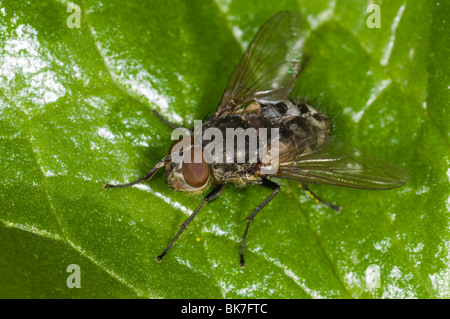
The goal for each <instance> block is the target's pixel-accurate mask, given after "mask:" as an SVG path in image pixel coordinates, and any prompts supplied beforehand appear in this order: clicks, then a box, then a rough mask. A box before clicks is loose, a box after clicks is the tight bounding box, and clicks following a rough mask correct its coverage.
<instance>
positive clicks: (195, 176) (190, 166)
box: [181, 147, 210, 188]
mask: <svg viewBox="0 0 450 319" xmlns="http://www.w3.org/2000/svg"><path fill="white" fill-rule="evenodd" d="M194 154H195V155H197V156H195V155H194ZM195 157H197V158H195ZM196 159H197V161H196ZM181 172H182V173H183V177H184V180H185V181H186V183H187V184H188V185H189V186H191V187H194V188H200V187H203V186H205V184H206V183H207V182H208V180H209V173H210V172H209V164H208V163H206V162H205V160H204V158H203V149H202V148H201V147H193V148H191V149H190V150H189V151H188V152H187V153H186V155H185V156H184V159H183V166H182V169H181Z"/></svg>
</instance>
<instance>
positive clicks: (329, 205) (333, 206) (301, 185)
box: [300, 184, 342, 213]
mask: <svg viewBox="0 0 450 319" xmlns="http://www.w3.org/2000/svg"><path fill="white" fill-rule="evenodd" d="M300 187H301V188H303V189H304V190H305V191H306V193H307V194H308V195H309V197H311V198H312V199H314V200H315V201H316V203H321V204H323V205H325V206H327V207H329V208H331V209H333V210H334V211H335V212H336V213H339V212H340V211H341V209H342V207H341V206H337V205H333V204H330V203H328V202H326V201H324V200H322V199H320V198H319V197H317V196H316V195H315V194H314V193H313V192H312V191H311V190H310V189H309V188H308V187H307V186H306V185H305V184H300Z"/></svg>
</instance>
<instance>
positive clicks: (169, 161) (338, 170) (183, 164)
mask: <svg viewBox="0 0 450 319" xmlns="http://www.w3.org/2000/svg"><path fill="white" fill-rule="evenodd" d="M303 25H304V24H303V20H302V18H301V16H300V15H299V14H297V13H294V12H291V11H283V12H279V13H278V14H276V15H274V16H273V17H272V18H270V19H269V20H268V21H267V22H266V23H265V24H264V25H263V26H262V27H261V29H260V30H259V31H258V33H257V34H256V36H255V38H254V39H253V41H252V42H251V43H250V45H249V47H248V49H247V51H246V52H245V53H244V56H243V57H242V59H241V60H240V62H239V64H238V65H237V66H236V67H235V69H234V71H233V72H232V74H231V77H230V79H229V81H228V84H227V86H226V88H225V92H224V94H223V96H222V100H221V101H220V103H219V106H218V107H217V111H216V113H215V114H214V115H212V116H211V117H210V118H208V119H207V120H206V121H204V122H203V124H202V130H206V129H208V128H216V129H219V130H220V131H222V132H223V133H224V134H223V136H225V135H226V134H225V131H226V129H227V128H243V129H247V128H254V129H256V130H259V129H262V128H271V129H273V128H276V129H278V143H277V144H276V145H277V147H278V149H277V150H276V151H277V152H276V153H277V169H276V170H275V171H273V170H272V171H269V172H268V171H267V170H265V169H264V168H265V165H266V164H264V163H262V162H261V161H257V162H252V163H250V162H240V163H238V162H236V161H235V162H229V161H227V162H210V161H206V160H205V158H204V156H203V155H202V154H203V152H204V150H205V148H206V147H207V146H208V144H209V143H211V141H208V140H204V141H202V142H201V144H200V145H198V143H196V142H195V141H194V139H192V138H189V139H186V138H181V139H179V140H177V141H175V142H174V143H173V144H172V146H171V147H170V149H169V154H168V155H167V156H165V157H163V158H162V159H161V161H159V162H158V163H157V164H156V165H155V167H154V168H152V169H151V170H150V171H149V172H148V173H147V174H146V175H145V176H144V177H142V178H140V179H138V180H136V181H134V182H131V183H128V184H122V185H110V184H105V185H104V188H123V187H128V186H132V185H135V184H137V183H143V182H146V181H148V180H150V179H151V178H152V177H153V175H154V174H155V173H156V171H157V170H158V169H160V168H161V167H163V166H166V182H167V184H168V185H169V186H170V187H171V188H173V189H174V190H177V191H185V192H190V193H194V194H198V193H200V192H203V191H206V190H208V189H209V188H210V186H212V185H214V188H213V189H212V191H211V192H210V193H208V194H207V195H206V197H204V199H203V201H202V202H201V203H200V205H198V207H197V208H196V209H195V210H194V212H193V213H192V214H191V215H190V216H189V218H188V219H187V220H186V221H185V222H184V223H183V224H182V225H181V227H180V230H179V231H178V233H177V234H176V235H175V237H174V238H173V240H172V241H171V242H170V244H169V245H168V247H167V248H166V249H165V250H164V251H163V252H162V254H160V255H159V256H157V257H156V258H155V259H156V260H157V261H158V262H160V261H161V260H162V258H163V257H164V256H165V255H166V254H167V253H168V251H169V250H170V249H171V248H172V246H173V245H174V243H175V242H176V241H177V240H178V238H179V237H180V235H181V234H182V232H183V231H184V230H185V229H186V228H187V226H188V225H189V224H190V222H191V221H192V220H193V219H194V217H195V216H196V215H197V214H198V212H199V211H200V209H201V208H202V207H203V206H204V205H205V204H206V203H208V202H211V201H212V200H214V199H216V198H217V197H219V196H220V194H221V193H222V191H223V190H224V188H225V186H226V185H227V184H230V183H231V184H234V185H237V186H239V187H242V186H246V185H249V184H250V185H260V186H263V187H266V188H268V189H270V190H271V191H272V193H271V194H270V195H269V196H268V197H267V198H265V199H264V200H263V201H262V202H261V203H260V204H259V205H258V206H257V207H256V208H255V209H254V211H253V212H252V213H251V214H250V215H249V216H248V217H247V225H246V228H245V231H244V234H243V236H242V243H241V246H240V266H241V267H245V263H244V247H245V241H246V239H247V233H248V229H249V226H250V223H251V222H252V220H253V219H254V218H255V216H256V215H257V214H258V212H259V211H260V210H261V209H262V208H263V207H264V206H266V205H267V204H268V203H269V202H270V201H271V200H272V199H273V198H274V197H275V195H276V194H277V193H278V192H279V190H280V186H279V185H278V184H277V183H275V182H274V181H273V180H272V179H273V178H279V179H289V180H295V181H298V182H299V183H300V185H301V186H302V188H303V189H305V190H306V191H307V192H308V194H309V195H310V196H311V197H312V198H314V199H315V200H316V201H317V202H321V203H322V204H324V205H326V206H328V207H330V208H331V209H333V210H335V211H336V212H339V210H340V207H339V206H337V205H333V204H330V203H327V202H325V201H323V200H322V199H320V198H318V197H316V196H315V195H314V194H313V193H312V192H311V191H310V190H309V189H308V187H307V185H308V184H314V183H315V184H328V185H337V186H344V187H353V188H359V189H369V190H385V189H392V188H396V187H400V186H402V185H404V183H405V182H406V180H407V177H406V175H405V174H404V173H403V172H402V171H401V170H400V169H398V168H396V167H394V166H393V165H391V164H389V163H386V162H383V161H376V162H374V160H373V159H372V158H371V157H368V156H364V155H363V154H362V153H361V152H360V151H358V150H356V149H354V148H348V147H345V146H344V145H343V144H341V143H339V142H337V141H335V140H333V139H331V138H330V137H329V132H330V120H329V119H328V117H327V116H325V115H324V114H322V113H320V112H318V111H317V110H316V109H315V108H314V107H312V106H311V105H309V103H308V102H306V101H296V100H292V99H289V94H290V93H291V91H292V89H293V87H294V84H295V83H296V80H297V77H298V75H299V73H300V70H301V68H302V66H303V65H304V61H303V64H302V60H305V59H303V57H302V50H303V45H304V41H305V37H306V36H305V32H304V28H303ZM155 113H156V112H155ZM156 114H157V113H156ZM157 115H158V114H157ZM158 116H159V115H158ZM159 117H160V118H161V119H162V117H161V116H159ZM162 120H163V121H164V122H165V123H166V124H168V125H171V126H172V127H174V128H176V127H177V126H176V125H173V124H171V123H169V122H167V121H166V120H164V119H162ZM258 138H259V137H258ZM180 147H181V148H180ZM270 147H272V146H270ZM180 149H181V151H180ZM272 151H274V150H272ZM273 153H275V152H273ZM195 154H199V158H200V160H199V161H195V160H194V161H192V160H191V159H192V158H194V155H195ZM234 154H235V155H236V152H235V153H234ZM216 155H217V154H216ZM219 157H220V156H219ZM175 158H178V160H175ZM269 178H272V179H269Z"/></svg>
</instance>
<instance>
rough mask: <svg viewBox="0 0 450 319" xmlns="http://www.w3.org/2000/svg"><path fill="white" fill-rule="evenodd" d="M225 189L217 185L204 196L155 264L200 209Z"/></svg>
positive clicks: (156, 258) (158, 257) (223, 186)
mask: <svg viewBox="0 0 450 319" xmlns="http://www.w3.org/2000/svg"><path fill="white" fill-rule="evenodd" d="M224 188H225V185H219V186H217V187H216V188H214V189H213V190H212V191H211V193H209V194H208V195H206V196H205V198H204V199H203V201H202V202H201V204H200V205H198V207H197V208H196V209H195V211H194V212H193V213H192V214H191V216H189V218H188V219H186V220H185V221H184V223H183V224H181V226H180V230H179V231H178V233H177V234H176V235H175V237H174V238H173V239H172V241H171V242H170V244H169V246H167V248H166V250H164V251H163V253H162V254H161V255H159V256H157V257H155V260H156V261H157V262H161V259H163V257H164V256H165V255H166V254H167V253H168V252H169V250H170V249H171V248H172V246H173V245H174V244H175V243H176V241H177V240H178V238H179V237H180V235H181V234H182V233H183V232H184V230H185V229H186V228H187V227H188V226H189V224H190V222H191V221H192V220H193V219H194V217H195V216H196V215H197V214H198V212H199V211H200V209H201V208H202V207H203V206H204V205H205V204H206V203H208V202H211V201H213V200H214V199H216V198H217V197H219V196H220V195H221V194H222V192H223V190H224Z"/></svg>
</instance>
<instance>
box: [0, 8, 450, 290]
mask: <svg viewBox="0 0 450 319" xmlns="http://www.w3.org/2000/svg"><path fill="white" fill-rule="evenodd" d="M375 3H378V4H380V10H381V28H372V29H371V28H368V26H367V24H366V20H367V18H368V16H369V14H371V13H370V12H367V3H364V2H361V1H356V0H353V1H338V0H330V1H328V0H318V1H300V0H299V1H288V0H281V1H280V0H277V1H272V0H269V1H265V2H264V5H261V3H259V2H258V3H257V2H256V1H234V0H231V1H225V0H216V1H215V2H214V1H200V0H197V1H181V0H179V1H152V2H151V3H148V4H143V2H140V1H125V2H124V1H105V2H98V1H79V2H77V4H78V5H79V6H80V8H81V21H80V28H69V27H68V24H67V20H68V18H70V15H71V14H73V13H74V11H70V10H69V12H68V11H67V8H68V5H69V2H67V1H64V0H60V1H56V0H53V1H50V0H42V1H31V3H29V2H23V1H12V0H11V1H2V2H1V5H0V45H1V46H0V50H1V55H0V86H1V87H2V90H1V91H0V163H1V164H0V168H1V171H2V176H3V178H2V179H1V182H0V183H1V192H0V221H1V223H0V225H1V226H0V237H1V243H2V245H1V251H0V278H1V279H0V287H1V288H0V297H3V298H4V297H17V298H24V297H35V298H48V297H64V298H107V297H118V298H130V297H131V298H134V297H143V298H156V297H160V298H222V297H224V298H448V297H450V280H449V276H450V268H449V264H450V259H449V256H450V244H449V243H450V231H449V229H450V228H449V217H448V216H449V213H450V187H449V186H450V147H449V146H450V108H449V101H450V90H449V89H450V62H449V59H448V56H449V53H450V52H449V51H450V39H449V37H448V34H449V31H450V30H449V27H448V26H449V25H450V20H449V19H448V16H449V13H450V5H449V4H448V3H447V2H445V1H439V0H437V1H415V2H414V5H413V4H412V3H411V2H409V3H407V2H406V1H399V0H396V1H389V2H387V1H384V2H382V3H381V2H380V1H375ZM284 9H293V10H298V11H300V12H301V13H302V14H303V15H304V16H305V17H306V20H307V22H308V28H309V29H310V30H311V32H310V36H309V38H308V39H307V42H306V46H305V55H307V56H308V57H310V62H309V63H308V64H307V66H306V68H305V70H304V72H303V73H302V75H301V78H300V80H299V82H298V83H297V86H296V88H295V90H294V94H293V96H294V97H298V98H301V97H305V96H307V97H309V98H310V99H312V100H316V99H319V100H318V108H319V109H321V110H323V111H324V112H326V113H327V114H328V115H329V117H330V118H332V120H333V123H334V126H333V134H335V135H338V136H339V138H340V139H342V140H345V141H347V142H348V143H349V144H353V145H356V146H358V147H360V148H361V149H365V150H368V151H370V152H372V153H375V154H377V155H379V156H380V157H383V158H385V159H386V160H388V161H391V162H393V163H396V164H397V165H400V166H401V167H403V169H404V170H405V171H406V172H408V174H409V176H410V180H409V181H408V183H407V185H405V186H404V187H402V188H399V189H395V190H390V191H363V190H352V189H345V188H339V187H331V186H323V185H312V186H311V188H312V189H313V190H314V192H315V193H317V194H318V195H319V196H320V197H322V198H324V199H325V200H328V201H331V202H333V203H337V204H339V205H341V206H343V210H342V212H341V213H340V214H338V215H336V214H334V212H333V211H331V210H330V209H327V208H326V207H323V206H321V205H319V204H316V203H315V202H314V201H312V200H310V199H309V197H308V196H307V195H306V194H305V193H304V192H303V191H302V190H301V189H300V188H299V187H298V185H297V184H296V183H294V182H289V181H282V182H281V183H280V184H281V185H282V192H280V193H279V194H278V195H277V196H276V197H275V199H274V200H273V201H271V202H270V204H269V205H268V206H267V207H266V208H265V209H264V210H263V211H262V212H261V213H260V214H258V216H257V217H256V219H255V221H254V222H253V223H252V225H251V227H250V230H249V237H248V241H247V245H246V262H247V268H245V269H240V268H239V267H238V266H239V249H240V241H241V236H242V234H243V232H244V229H245V224H246V217H247V216H248V215H249V214H250V213H251V212H252V211H253V209H254V208H255V206H256V205H257V204H259V203H260V202H261V201H262V200H263V199H264V198H265V197H266V196H268V195H269V194H270V191H268V190H265V189H261V188H260V187H257V186H252V187H247V188H243V189H238V188H236V187H233V186H229V187H227V191H226V192H225V194H224V195H223V196H221V197H220V198H219V199H217V200H216V201H214V202H212V203H210V204H208V205H207V206H206V207H204V208H203V209H202V211H201V212H200V213H199V215H198V216H197V217H196V219H195V220H194V221H193V222H192V223H191V225H190V227H189V229H188V230H187V231H185V233H184V234H183V235H182V237H181V238H180V239H179V241H178V243H177V244H176V245H175V246H174V248H173V249H172V250H171V251H170V253H169V254H168V255H167V256H166V257H165V258H164V260H163V261H162V262H161V263H160V264H158V263H157V262H155V260H154V256H156V255H158V254H160V253H161V252H162V250H163V249H164V248H165V247H166V246H167V244H168V243H169V242H170V240H171V239H172V238H173V236H174V235H175V233H176V232H177V231H178V229H179V225H180V224H181V223H182V222H183V221H184V220H185V219H186V218H187V216H188V215H189V214H190V213H191V212H192V211H193V210H194V209H195V207H196V206H197V205H198V204H199V203H200V202H201V199H202V195H198V196H192V195H189V194H185V193H178V192H174V191H172V190H170V189H169V188H168V187H167V186H166V185H165V182H164V174H163V173H162V172H160V173H158V174H157V175H156V176H155V178H153V179H152V180H151V181H150V182H148V183H146V184H141V185H139V186H138V187H133V188H129V189H110V190H103V189H102V184H103V183H105V182H117V183H121V182H125V181H131V180H134V179H136V178H138V177H141V176H143V175H144V174H145V173H146V172H147V171H148V170H149V169H150V168H152V167H153V165H154V164H155V163H156V162H157V161H159V160H160V159H161V158H162V157H163V156H164V155H165V154H167V151H168V147H169V146H170V144H171V141H170V133H171V130H170V129H169V128H168V127H167V126H166V125H164V123H162V121H161V120H160V119H159V118H158V117H156V116H155V115H154V114H153V113H151V110H152V109H156V110H158V111H160V113H161V114H162V115H163V116H164V117H165V118H166V119H168V120H170V121H173V122H176V123H178V124H180V125H183V126H186V127H191V126H192V124H193V120H194V119H201V118H205V117H206V116H207V115H208V114H211V113H213V112H214V110H215V108H216V106H217V104H218V102H219V100H220V98H221V94H222V92H223V89H224V88H225V85H226V83H227V80H228V77H229V75H230V74H231V71H232V70H233V68H234V66H235V65H236V64H237V62H238V61H239V59H240V57H241V55H242V53H243V51H244V49H245V48H246V46H247V45H248V43H249V41H251V39H252V38H253V36H254V34H255V32H256V31H257V30H258V28H259V27H260V26H261V25H262V24H263V23H264V21H265V20H267V19H268V18H269V17H270V16H272V15H273V14H275V13H276V12H278V11H281V10H284ZM71 264H77V265H79V266H80V269H81V288H80V289H76V288H73V289H69V288H67V285H66V280H67V277H68V276H69V275H70V273H68V272H67V267H68V266H69V265H71Z"/></svg>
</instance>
